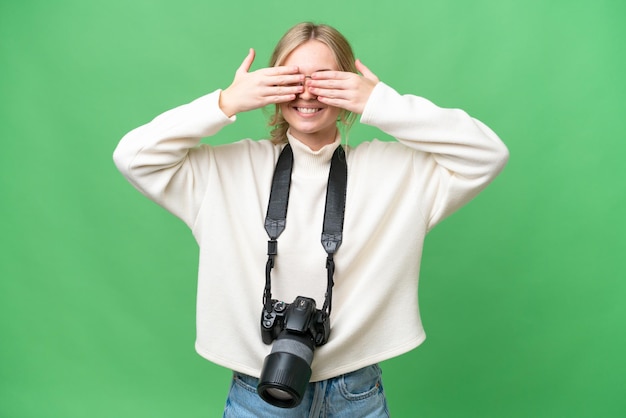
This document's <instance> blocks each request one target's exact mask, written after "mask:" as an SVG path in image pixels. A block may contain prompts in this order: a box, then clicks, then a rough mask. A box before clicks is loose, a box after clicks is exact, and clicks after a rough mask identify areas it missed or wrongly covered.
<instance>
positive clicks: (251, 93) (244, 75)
mask: <svg viewBox="0 0 626 418" xmlns="http://www.w3.org/2000/svg"><path fill="white" fill-rule="evenodd" d="M254 55H255V52H254V49H252V48H250V52H249V53H248V56H247V57H246V58H245V59H244V60H243V62H242V63H241V65H240V66H239V68H238V69H237V71H236V72H235V78H234V79H233V82H232V84H231V85H230V86H228V88H226V89H225V90H223V91H222V93H221V95H220V101H219V105H220V108H221V109H222V111H223V112H224V113H225V114H226V116H228V117H231V116H233V115H236V114H237V113H241V112H247V111H249V110H254V109H258V108H261V107H264V106H267V105H268V104H273V103H285V102H289V101H292V100H295V98H296V95H298V94H300V93H302V91H303V90H304V87H303V83H304V75H303V74H299V73H298V71H299V69H298V67H296V66H289V67H287V66H282V67H271V68H262V69H260V70H256V71H253V72H248V70H250V67H251V66H252V62H253V61H254Z"/></svg>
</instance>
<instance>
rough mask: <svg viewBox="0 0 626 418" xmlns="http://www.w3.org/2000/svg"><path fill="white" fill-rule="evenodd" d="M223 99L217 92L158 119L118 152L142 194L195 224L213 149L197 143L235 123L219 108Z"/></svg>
mask: <svg viewBox="0 0 626 418" xmlns="http://www.w3.org/2000/svg"><path fill="white" fill-rule="evenodd" d="M219 96H220V91H219V90H218V91H215V92H213V93H211V94H208V95H206V96H203V97H201V98H199V99H197V100H194V101H193V102H191V103H189V104H185V105H182V106H179V107H176V108H174V109H172V110H169V111H167V112H165V113H163V114H161V115H159V116H157V117H156V118H155V119H154V120H152V121H151V122H149V123H147V124H145V125H143V126H140V127H138V128H136V129H133V130H132V131H130V132H129V133H127V134H126V135H125V136H124V137H123V138H122V140H121V141H120V143H119V144H118V146H117V148H116V149H115V151H114V153H113V160H114V161H115V165H116V166H117V168H118V169H119V170H120V172H121V173H122V174H123V175H124V176H125V177H126V178H127V179H128V181H129V182H130V183H131V184H132V185H133V186H135V188H137V190H139V191H140V192H141V193H143V194H144V195H146V196H147V197H148V198H150V199H152V200H154V201H155V202H156V203H158V204H159V205H161V206H163V207H164V208H166V209H167V210H169V211H170V212H172V213H173V214H174V215H176V216H178V217H179V218H181V219H182V220H183V221H184V222H185V223H186V224H187V225H190V226H191V225H192V224H193V221H194V220H195V217H196V214H197V212H198V210H199V207H200V203H201V201H202V197H203V195H204V191H205V189H206V187H205V185H206V180H207V176H208V170H209V152H210V150H209V149H208V148H207V147H198V144H199V143H200V140H201V138H203V137H207V136H211V135H214V134H215V133H217V132H218V131H219V130H220V129H221V128H222V127H224V126H225V125H227V124H229V123H232V122H233V121H234V120H235V118H234V117H233V118H228V117H226V115H225V114H224V113H223V112H222V111H221V110H220V108H219V106H218V101H219Z"/></svg>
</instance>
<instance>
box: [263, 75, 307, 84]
mask: <svg viewBox="0 0 626 418" xmlns="http://www.w3.org/2000/svg"><path fill="white" fill-rule="evenodd" d="M302 83H304V75H302V74H293V75H292V74H288V75H277V76H270V77H269V78H268V84H269V85H272V86H290V85H301V84H302Z"/></svg>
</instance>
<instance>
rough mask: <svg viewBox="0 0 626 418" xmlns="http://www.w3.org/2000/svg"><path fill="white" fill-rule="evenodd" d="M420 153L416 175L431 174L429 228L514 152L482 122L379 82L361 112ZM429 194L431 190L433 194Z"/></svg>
mask: <svg viewBox="0 0 626 418" xmlns="http://www.w3.org/2000/svg"><path fill="white" fill-rule="evenodd" d="M361 123H364V124H368V125H372V126H375V127H377V128H379V129H380V130H382V131H383V132H385V133H387V134H389V135H391V136H393V137H395V138H396V139H397V140H398V141H399V142H400V143H402V144H404V145H405V146H407V147H408V148H410V149H412V150H414V151H416V152H415V167H416V170H415V173H416V175H421V176H428V182H429V184H428V190H429V191H431V192H432V196H433V199H434V203H433V205H432V206H431V207H432V210H431V213H430V214H429V215H428V228H429V229H432V228H433V227H434V226H435V225H436V224H437V223H438V222H440V221H441V220H442V219H444V218H445V217H446V216H448V215H450V214H451V213H452V212H454V211H455V210H457V209H458V208H460V207H461V206H463V205H464V204H465V203H467V202H468V201H469V200H471V199H472V198H473V197H474V196H476V195H477V194H478V193H479V192H480V191H481V190H482V189H484V188H485V187H486V186H487V185H488V184H489V183H490V182H491V181H492V180H493V179H494V178H495V177H496V176H497V175H498V173H499V172H500V171H502V169H503V168H504V166H505V164H506V162H507V161H508V157H509V152H508V149H507V148H506V146H505V145H504V144H503V143H502V141H501V140H500V139H499V138H498V136H497V135H496V134H495V133H494V132H493V131H492V130H491V129H489V128H488V127H487V126H486V125H484V124H483V123H482V122H480V121H478V120H476V119H474V118H472V117H470V116H469V115H468V114H467V113H465V112H464V111H462V110H459V109H444V108H440V107H438V106H436V105H434V104H433V103H431V102H430V101H428V100H426V99H424V98H422V97H418V96H413V95H400V94H399V93H397V92H396V91H395V90H393V89H392V88H391V87H389V86H387V85H386V84H384V83H382V82H381V83H378V85H377V86H376V87H375V88H374V91H373V92H372V95H371V96H370V99H369V101H368V102H367V105H366V107H365V109H364V111H363V114H362V115H361ZM429 194H430V193H429Z"/></svg>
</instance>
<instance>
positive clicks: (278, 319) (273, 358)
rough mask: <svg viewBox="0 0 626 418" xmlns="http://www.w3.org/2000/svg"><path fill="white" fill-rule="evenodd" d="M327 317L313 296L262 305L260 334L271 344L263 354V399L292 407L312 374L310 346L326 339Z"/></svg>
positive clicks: (259, 389)
mask: <svg viewBox="0 0 626 418" xmlns="http://www.w3.org/2000/svg"><path fill="white" fill-rule="evenodd" d="M329 336H330V318H329V316H328V313H327V312H325V311H322V310H319V309H316V306H315V300H313V299H311V298H307V297H303V296H298V297H297V298H296V299H295V300H294V301H293V303H291V304H289V303H285V302H282V301H278V300H275V299H272V300H271V309H268V308H267V307H265V306H264V307H263V313H262V315H261V337H262V338H263V342H264V343H265V344H271V343H272V342H273V341H274V340H275V342H274V346H273V347H272V351H271V353H270V354H269V355H268V356H267V357H265V360H264V362H263V368H262V370H261V377H260V378H259V385H258V387H257V391H258V393H259V395H260V396H261V398H263V400H265V401H266V402H268V403H270V404H272V405H274V406H278V407H281V408H293V407H295V406H298V405H299V404H300V402H301V401H302V396H303V395H304V392H305V391H306V387H307V385H308V383H309V379H310V378H311V362H312V361H313V350H314V349H315V347H317V346H321V345H323V344H325V343H326V342H327V341H328V337H329Z"/></svg>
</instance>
